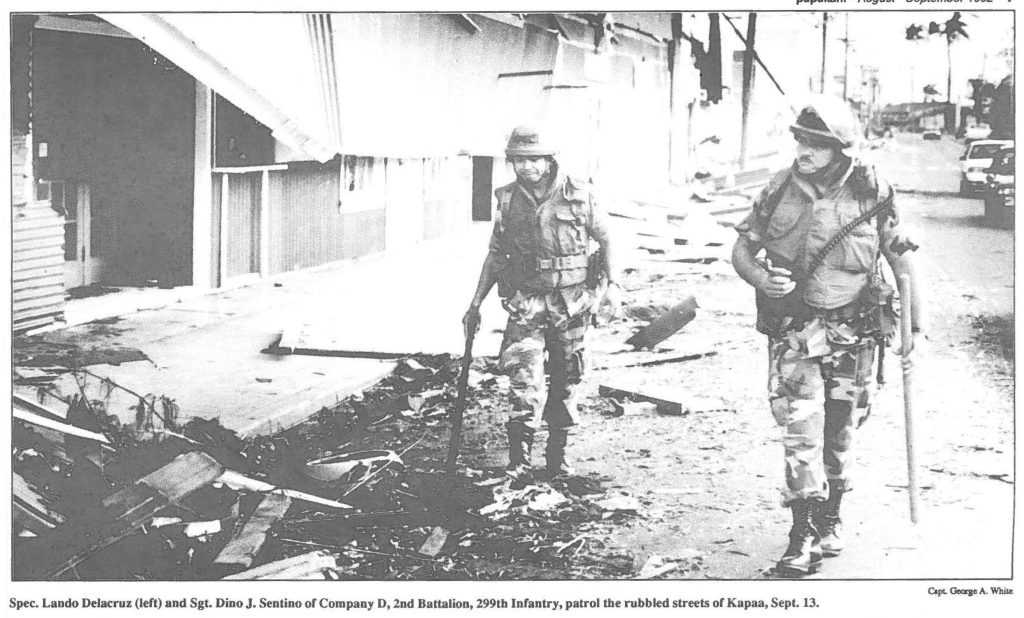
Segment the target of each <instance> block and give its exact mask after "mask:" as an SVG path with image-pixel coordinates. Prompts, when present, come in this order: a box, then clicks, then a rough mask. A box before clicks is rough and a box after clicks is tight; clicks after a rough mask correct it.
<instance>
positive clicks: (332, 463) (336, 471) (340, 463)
mask: <svg viewBox="0 0 1024 618" xmlns="http://www.w3.org/2000/svg"><path fill="white" fill-rule="evenodd" d="M389 462H397V463H402V459H401V458H400V457H399V456H398V455H396V454H395V452H394V451H386V450H375V451H356V452H354V453H343V454H341V455H331V456H330V457H321V458H319V459H314V460H312V461H308V462H306V474H307V475H308V476H310V477H312V478H315V479H317V480H318V481H326V482H333V481H339V480H342V479H344V478H345V477H347V476H348V475H349V473H351V472H352V471H353V470H355V469H356V468H360V467H362V468H365V469H366V471H367V472H369V471H370V470H372V469H373V468H374V467H375V466H379V465H383V464H385V463H389Z"/></svg>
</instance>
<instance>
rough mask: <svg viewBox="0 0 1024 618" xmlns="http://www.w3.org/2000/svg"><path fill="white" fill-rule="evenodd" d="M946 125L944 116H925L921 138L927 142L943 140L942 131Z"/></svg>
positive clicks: (922, 122)
mask: <svg viewBox="0 0 1024 618" xmlns="http://www.w3.org/2000/svg"><path fill="white" fill-rule="evenodd" d="M945 123H946V121H945V119H944V118H943V117H942V116H935V115H933V116H925V117H924V118H922V119H921V132H922V133H921V136H922V137H923V138H924V139H926V140H937V139H942V129H943V127H945Z"/></svg>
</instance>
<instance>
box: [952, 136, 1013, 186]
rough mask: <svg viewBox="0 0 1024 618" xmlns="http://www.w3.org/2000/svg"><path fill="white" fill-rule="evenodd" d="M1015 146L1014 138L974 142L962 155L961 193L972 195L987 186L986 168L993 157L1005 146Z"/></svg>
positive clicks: (990, 163)
mask: <svg viewBox="0 0 1024 618" xmlns="http://www.w3.org/2000/svg"><path fill="white" fill-rule="evenodd" d="M1007 146H1009V147H1011V148H1012V147H1013V141H1012V140H995V139H983V140H978V141H976V142H974V143H972V144H971V145H970V146H968V147H967V150H965V151H964V154H963V155H961V157H960V195H962V196H964V197H970V196H972V195H974V194H976V193H977V192H979V191H982V190H983V189H984V188H985V170H986V169H987V168H988V167H989V166H990V165H992V157H994V156H995V154H996V153H997V152H999V151H1000V150H1001V149H1002V148H1004V147H1007Z"/></svg>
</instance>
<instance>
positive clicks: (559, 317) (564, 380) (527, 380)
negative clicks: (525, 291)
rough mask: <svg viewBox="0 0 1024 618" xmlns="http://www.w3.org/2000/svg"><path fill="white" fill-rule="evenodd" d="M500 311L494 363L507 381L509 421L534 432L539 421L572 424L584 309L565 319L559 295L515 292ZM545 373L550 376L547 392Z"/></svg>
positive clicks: (586, 321) (566, 313) (584, 326)
mask: <svg viewBox="0 0 1024 618" xmlns="http://www.w3.org/2000/svg"><path fill="white" fill-rule="evenodd" d="M505 308H506V309H507V310H508V311H509V319H508V325H507V326H506V327H505V338H504V340H503V341H502V343H501V355H500V361H499V362H500V367H501V370H502V371H503V372H504V373H506V374H507V375H508V376H509V378H510V383H511V389H512V414H511V416H512V419H511V420H516V421H521V422H524V423H526V424H527V425H529V426H530V427H532V428H534V429H539V427H540V422H541V420H544V421H546V422H547V424H548V427H552V428H555V427H557V428H562V427H569V426H571V425H575V424H576V421H577V404H578V399H579V394H580V382H581V381H582V379H583V371H584V369H585V362H584V346H583V343H584V342H583V339H584V336H585V335H586V332H587V326H588V325H589V324H590V311H589V306H583V307H582V308H580V307H579V306H577V307H575V309H576V310H577V312H575V313H574V315H569V311H568V310H567V309H566V303H565V301H564V299H563V297H562V295H561V294H560V293H559V292H551V293H547V294H538V295H527V296H523V295H520V294H517V295H516V297H515V298H514V299H512V300H511V301H507V302H506V303H505ZM545 366H546V368H547V370H546V371H545ZM545 374H548V375H549V377H550V385H549V387H548V388H547V389H545V382H546V375H545ZM545 390H546V393H545Z"/></svg>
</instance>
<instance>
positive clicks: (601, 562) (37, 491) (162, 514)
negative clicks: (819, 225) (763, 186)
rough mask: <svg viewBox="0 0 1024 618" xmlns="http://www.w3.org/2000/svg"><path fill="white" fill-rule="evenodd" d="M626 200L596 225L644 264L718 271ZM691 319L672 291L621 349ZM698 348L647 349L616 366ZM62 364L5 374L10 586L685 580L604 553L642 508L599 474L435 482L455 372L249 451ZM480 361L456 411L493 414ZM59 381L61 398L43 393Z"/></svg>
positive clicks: (492, 389)
mask: <svg viewBox="0 0 1024 618" xmlns="http://www.w3.org/2000/svg"><path fill="white" fill-rule="evenodd" d="M630 204H631V206H630V207H629V208H616V209H615V210H613V211H612V213H611V214H612V215H613V216H615V217H616V218H617V221H616V223H617V224H621V226H622V227H623V228H626V229H629V230H630V231H632V232H633V233H634V238H635V239H636V243H635V245H636V246H635V247H634V249H635V250H638V251H640V252H641V253H643V254H645V255H647V256H648V257H649V258H651V259H661V260H665V261H672V262H696V263H700V264H707V263H709V262H712V261H715V260H719V259H727V256H726V255H725V252H727V251H728V248H729V243H730V242H731V237H732V236H731V234H729V232H728V230H726V229H724V228H723V226H722V225H720V224H719V223H718V222H717V221H715V220H714V219H713V218H712V217H711V216H709V215H707V214H706V213H704V212H701V211H696V210H694V211H691V212H688V213H686V214H684V215H677V214H673V210H671V209H668V208H664V207H660V206H657V205H653V204H645V203H641V202H635V201H634V202H631V203H630ZM729 212H733V211H729ZM697 239H699V241H698V240H697ZM640 309H642V308H640ZM696 309H697V303H696V300H695V299H694V298H693V297H692V296H684V297H683V298H682V299H681V302H679V303H678V304H677V305H675V306H674V307H669V308H664V310H659V311H657V312H655V313H653V314H650V315H640V314H637V315H634V316H632V317H634V318H641V319H642V321H645V322H647V324H646V326H644V327H642V328H640V329H637V330H636V331H635V332H633V333H632V336H631V337H630V338H629V340H628V341H626V342H625V343H626V344H628V345H629V346H631V347H632V348H633V349H634V350H642V349H652V348H655V347H656V346H657V345H658V344H659V343H660V342H662V341H664V340H665V339H667V338H668V337H670V336H671V335H673V334H674V333H676V332H678V331H679V330H680V329H682V328H683V327H684V326H685V325H686V324H687V323H688V322H690V321H691V320H693V319H694V316H695V315H696ZM641 313H642V312H641ZM712 354H714V352H707V353H699V354H688V355H671V354H669V355H666V354H664V353H663V351H658V350H655V351H654V352H652V353H647V354H646V355H645V356H643V358H639V357H636V358H633V361H630V362H631V363H632V364H626V365H622V366H652V365H658V364H664V363H675V362H681V361H689V360H695V359H698V358H702V357H705V356H709V355H712ZM69 359H70V360H73V358H71V357H69V358H63V359H62V358H50V362H51V364H50V366H46V367H38V366H37V367H24V366H15V367H14V368H13V369H12V373H13V382H14V385H15V386H16V389H15V395H14V397H13V404H14V422H13V434H12V469H13V495H12V500H13V506H14V509H13V513H14V522H13V523H14V536H13V578H14V579H15V580H40V579H45V580H54V579H56V580H76V579H78V580H137V579H138V580H209V579H250V580H255V579H272V580H295V579H373V580H381V579H449V578H454V579H487V578H494V579H500V578H508V577H516V578H525V579H542V578H567V577H570V578H609V577H643V578H648V577H657V576H661V575H664V574H666V573H668V572H671V571H674V570H678V569H683V570H686V569H696V568H698V567H699V564H698V563H697V562H694V561H692V560H686V559H683V560H674V561H673V560H666V559H664V558H661V557H659V556H651V557H650V558H649V559H648V560H647V561H646V562H645V563H644V564H643V565H642V567H641V568H638V567H639V566H640V565H638V564H635V563H634V556H632V555H631V554H630V553H629V552H625V551H621V550H619V549H618V548H615V547H612V546H610V545H609V542H608V537H609V534H608V532H609V528H610V526H612V525H613V524H614V523H615V522H619V521H622V520H623V518H633V517H642V516H643V505H642V504H640V502H639V501H637V500H636V499H635V498H632V497H630V496H628V495H625V494H622V495H611V496H609V495H608V492H607V491H606V490H605V489H603V488H602V479H601V478H600V477H596V476H591V477H568V478H566V479H559V480H555V481H551V482H549V483H536V484H530V485H527V486H525V487H512V486H510V484H509V481H508V478H507V477H506V476H505V475H504V471H503V469H502V468H501V467H499V466H495V467H483V468H482V469H474V468H472V467H469V468H465V467H464V468H463V469H462V471H461V472H459V473H458V474H457V475H454V476H453V475H451V474H446V473H445V472H444V467H445V466H444V461H442V458H441V455H440V453H442V452H443V451H444V446H445V445H446V444H447V440H448V432H447V429H448V419H449V411H450V410H451V409H452V407H453V405H454V402H455V400H456V397H457V394H456V391H457V389H456V381H457V378H458V374H459V371H460V366H459V365H460V363H459V361H460V359H458V358H454V357H452V356H450V355H433V356H417V357H407V358H404V359H401V360H399V362H398V363H397V369H396V370H395V372H394V373H393V374H392V375H391V376H389V377H387V378H385V379H384V380H383V381H382V382H381V383H379V384H377V385H376V386H374V387H372V388H371V389H369V390H367V391H365V392H363V393H359V394H357V395H355V396H353V397H350V398H349V399H347V400H345V401H343V402H341V403H340V404H339V405H337V406H335V407H333V408H331V409H327V408H325V409H323V410H321V412H320V413H318V414H316V415H315V416H313V417H312V418H310V419H308V420H307V421H305V422H303V423H301V424H299V425H297V426H295V427H292V428H291V429H287V430H285V431H282V432H278V433H276V434H274V435H270V436H260V437H252V438H247V439H241V438H239V437H238V436H237V435H235V434H234V433H232V432H231V431H229V430H227V429H225V428H224V427H222V426H221V425H220V424H219V423H218V422H217V421H216V419H213V420H209V419H199V418H192V419H190V420H188V421H187V422H182V421H181V419H180V417H181V411H180V410H178V407H177V405H176V403H175V402H174V400H173V399H171V398H169V397H166V396H154V395H152V394H146V395H142V394H139V393H134V392H132V391H128V389H126V388H125V387H124V386H122V385H119V384H115V383H113V382H112V381H110V380H109V379H108V378H103V377H102V376H99V375H97V374H94V373H91V372H90V371H88V370H87V369H85V368H84V367H82V366H80V365H78V364H76V363H74V362H64V361H68V360H69ZM16 365H17V363H16ZM495 365H496V363H495V361H494V359H484V358H481V359H476V360H475V361H474V362H473V368H472V370H471V372H470V374H469V384H470V394H469V398H470V402H469V404H470V405H468V406H467V408H466V409H467V414H473V415H480V416H484V415H486V414H491V413H493V414H496V415H498V414H500V410H501V409H503V408H504V406H505V405H507V402H505V401H502V400H501V399H500V398H501V397H502V395H500V394H495V393H499V392H502V391H506V390H507V378H506V377H504V376H500V375H497V373H498V372H497V370H496V366H495ZM68 374H71V375H73V376H74V381H75V383H78V384H79V393H78V394H74V395H71V396H69V395H68V394H66V393H61V392H59V391H58V389H56V388H55V387H54V385H55V383H56V380H57V378H58V377H63V378H66V377H67V375H68ZM87 380H92V381H93V385H92V388H90V389H86V388H84V386H83V383H84V382H85V381H87ZM97 381H99V388H96V386H97V384H96V383H97ZM65 383H66V380H65ZM119 389H120V390H123V391H128V392H129V393H130V394H131V395H132V396H133V397H136V398H137V400H138V404H137V405H136V406H135V408H133V409H134V411H135V422H134V423H133V424H130V425H122V423H121V422H120V421H119V420H118V418H117V416H116V415H114V414H108V413H107V412H108V411H107V401H105V398H104V397H103V396H102V395H101V396H100V397H99V398H96V397H95V396H94V397H88V396H86V393H87V390H88V391H89V392H92V393H96V392H99V393H104V392H105V393H107V394H108V396H109V393H111V392H113V391H115V390H119ZM30 392H34V393H36V394H37V395H38V396H35V397H33V396H29V395H28V394H27V393H30ZM600 395H601V396H603V397H606V398H608V399H610V400H611V401H612V405H613V406H614V411H613V412H612V414H613V415H623V414H637V413H648V412H651V413H653V412H656V413H659V414H687V413H689V412H690V411H691V410H694V409H697V408H698V407H700V406H704V408H705V409H706V408H708V407H715V406H714V405H713V404H709V403H707V402H703V401H696V400H694V399H693V398H690V399H680V398H678V397H674V396H671V395H669V394H665V395H662V394H658V393H650V392H636V391H635V390H630V389H628V388H622V387H619V386H615V385H606V384H603V385H602V386H601V388H600ZM505 396H507V395H505ZM54 401H56V402H59V405H54V404H53V402H54ZM44 402H45V403H44ZM496 418H497V417H496ZM478 421H479V423H478V428H477V429H478V430H481V429H482V428H485V427H487V426H488V425H489V426H490V431H491V433H490V434H488V433H487V431H488V430H487V429H483V434H484V438H483V439H482V440H478V441H477V442H476V443H470V444H467V445H466V447H467V450H468V452H466V451H464V452H465V454H466V457H465V458H464V461H468V462H472V461H474V455H481V454H482V453H484V452H486V451H488V450H489V451H492V452H493V451H499V452H500V451H501V450H503V448H504V444H503V437H502V436H501V435H500V422H497V421H493V419H490V418H487V419H478ZM488 436H489V437H488ZM474 449H476V450H475V451H474Z"/></svg>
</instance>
